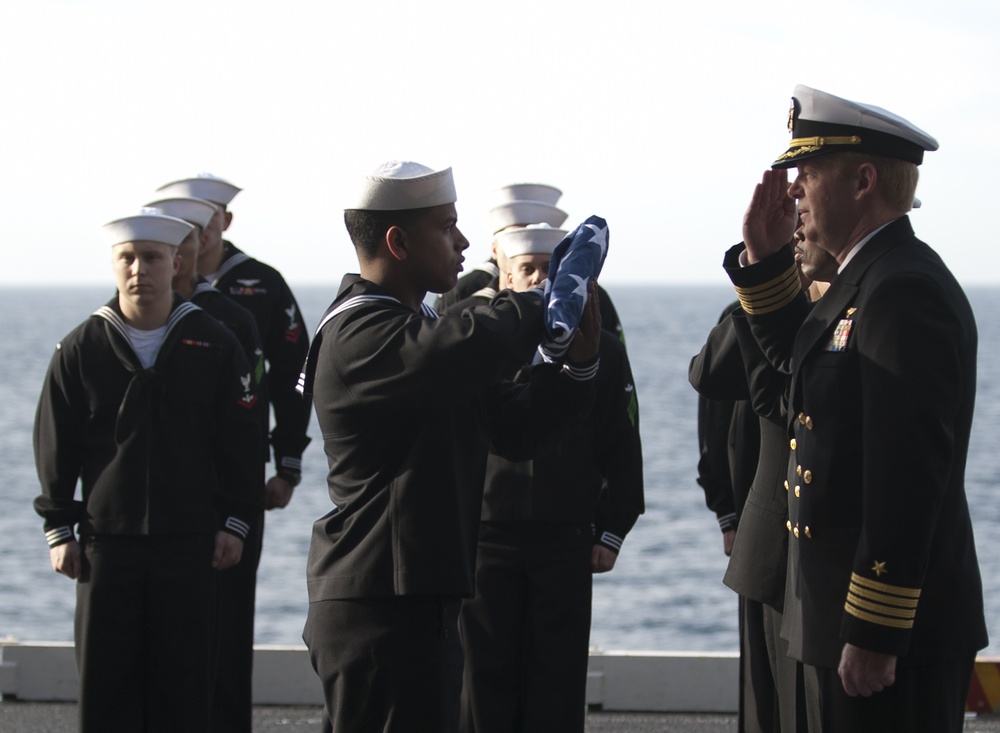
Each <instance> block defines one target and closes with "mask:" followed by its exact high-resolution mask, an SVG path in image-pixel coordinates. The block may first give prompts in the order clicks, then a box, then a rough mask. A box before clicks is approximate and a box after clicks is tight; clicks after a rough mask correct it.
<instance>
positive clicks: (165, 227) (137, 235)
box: [102, 207, 194, 247]
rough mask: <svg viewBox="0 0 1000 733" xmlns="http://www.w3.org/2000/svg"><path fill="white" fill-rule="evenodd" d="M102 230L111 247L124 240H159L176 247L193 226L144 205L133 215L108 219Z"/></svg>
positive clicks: (191, 230) (192, 229)
mask: <svg viewBox="0 0 1000 733" xmlns="http://www.w3.org/2000/svg"><path fill="white" fill-rule="evenodd" d="M102 230H103V231H104V238H105V240H106V241H107V243H108V244H109V245H111V246H112V247H113V246H114V245H116V244H122V243H124V242H161V243H163V244H169V245H170V246H171V247H176V246H178V245H179V244H180V243H181V242H183V241H184V239H185V238H186V237H187V236H188V235H189V234H190V233H191V232H193V231H194V227H193V226H191V225H190V224H188V223H187V222H186V221H184V220H183V219H178V218H177V217H174V216H167V215H166V214H164V213H163V212H162V211H160V210H159V209H156V208H153V207H146V208H143V209H140V210H139V213H138V214H135V215H133V216H125V217H122V218H121V219H115V220H114V221H109V222H108V223H107V224H105V225H104V226H103V227H102Z"/></svg>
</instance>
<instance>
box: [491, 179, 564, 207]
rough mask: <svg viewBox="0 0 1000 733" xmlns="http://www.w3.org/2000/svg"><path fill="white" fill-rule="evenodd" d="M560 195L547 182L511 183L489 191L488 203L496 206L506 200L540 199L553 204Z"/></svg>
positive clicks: (556, 189)
mask: <svg viewBox="0 0 1000 733" xmlns="http://www.w3.org/2000/svg"><path fill="white" fill-rule="evenodd" d="M560 196H562V191H560V190H559V189H558V188H556V187H555V186H550V185H548V184H547V183H511V184H509V185H507V186H501V187H500V188H497V189H494V190H493V191H491V192H490V198H489V200H490V205H491V206H498V205H500V204H503V203H506V202H507V201H541V202H543V203H546V204H550V205H552V206H555V205H556V204H557V203H559V197H560Z"/></svg>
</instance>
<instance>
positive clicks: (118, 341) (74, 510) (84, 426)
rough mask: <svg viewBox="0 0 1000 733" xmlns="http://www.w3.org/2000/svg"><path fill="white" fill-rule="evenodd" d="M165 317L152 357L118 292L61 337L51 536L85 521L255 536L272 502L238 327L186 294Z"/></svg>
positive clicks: (52, 409)
mask: <svg viewBox="0 0 1000 733" xmlns="http://www.w3.org/2000/svg"><path fill="white" fill-rule="evenodd" d="M166 325H167V332H166V335H165V337H164V340H163V344H162V346H161V347H160V351H159V353H158V354H157V356H156V361H155V363H154V364H153V366H152V367H150V368H149V369H144V368H143V367H142V366H141V364H140V363H139V360H138V357H136V355H135V352H134V351H133V350H132V347H131V346H130V344H129V342H128V338H127V336H126V331H125V322H124V319H123V317H122V315H121V311H120V310H119V307H118V299H117V296H116V297H115V298H114V299H112V300H111V301H110V302H109V303H108V304H107V305H105V306H103V307H102V308H100V309H99V310H98V311H97V312H95V313H94V314H93V315H92V316H91V317H90V318H89V319H87V320H86V321H84V322H83V323H82V324H81V325H80V326H78V327H77V328H76V329H74V330H73V331H72V332H70V333H69V334H68V335H67V336H66V337H65V338H64V339H63V340H62V342H60V344H59V345H58V347H57V349H56V352H55V354H54V355H53V357H52V361H51V364H50V366H49V370H48V374H47V376H46V379H45V384H44V385H43V388H42V394H41V398H40V400H39V405H38V411H37V414H36V419H35V435H34V444H35V460H36V463H37V467H38V474H39V477H40V479H41V483H42V494H41V495H40V496H39V497H38V498H37V499H36V500H35V509H36V511H37V512H38V513H39V514H40V515H41V516H42V517H43V518H44V520H45V531H46V537H47V539H48V542H49V545H50V546H52V547H54V546H56V545H60V544H63V543H65V542H68V541H70V540H72V539H73V538H74V535H73V530H72V527H73V526H74V525H77V524H79V528H80V533H81V534H97V535H102V534H111V535H168V534H169V535H182V534H202V533H204V534H214V533H215V532H217V531H218V530H219V529H224V530H225V531H227V532H230V533H231V534H234V535H236V536H237V537H239V538H241V539H243V538H245V537H246V533H247V527H248V522H249V521H250V518H251V517H252V516H253V515H254V513H255V512H257V511H259V510H260V504H261V502H262V496H261V493H262V487H261V484H260V479H259V476H257V473H256V472H255V470H254V467H255V466H259V455H260V424H259V416H258V414H257V410H258V409H259V407H258V404H257V402H258V396H257V393H256V390H255V383H254V381H253V378H252V376H251V373H250V368H249V366H248V365H247V363H246V359H245V357H244V356H243V353H242V350H241V349H240V345H239V343H238V342H237V341H236V338H235V337H234V336H233V335H232V333H230V332H229V330H228V329H226V328H225V327H224V326H223V325H221V324H220V323H218V322H217V321H216V320H215V319H214V318H212V317H211V316H209V315H208V314H206V313H205V312H204V311H202V310H201V309H199V308H198V307H197V306H195V305H193V304H191V303H189V302H187V301H184V300H182V299H181V298H180V296H175V299H174V306H173V310H172V312H171V314H170V318H169V320H168V322H167V324H166ZM258 470H259V469H258ZM77 479H80V481H81V484H82V501H75V500H74V494H75V491H76V484H77Z"/></svg>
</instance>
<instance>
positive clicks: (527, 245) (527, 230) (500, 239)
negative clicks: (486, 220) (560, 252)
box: [497, 224, 567, 257]
mask: <svg viewBox="0 0 1000 733" xmlns="http://www.w3.org/2000/svg"><path fill="white" fill-rule="evenodd" d="M566 234H567V232H566V230H565V229H555V228H553V227H550V226H549V225H548V224H531V225H529V226H526V227H522V228H521V229H508V230H507V231H504V232H500V233H499V234H497V246H498V247H500V249H501V250H503V253H504V254H505V255H507V256H508V257H517V256H518V255H550V254H552V252H553V251H555V248H556V245H558V244H559V242H561V241H562V240H563V237H565V236H566Z"/></svg>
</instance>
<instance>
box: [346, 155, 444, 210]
mask: <svg viewBox="0 0 1000 733" xmlns="http://www.w3.org/2000/svg"><path fill="white" fill-rule="evenodd" d="M457 199H458V196H457V195H456V194H455V179H454V178H453V177H452V174H451V168H445V169H443V170H438V171H436V170H434V169H433V168H428V167H427V166H426V165H420V163H414V162H412V161H409V160H390V161H389V162H388V163H383V164H382V165H380V166H379V167H378V168H376V169H375V170H374V171H372V172H371V173H369V174H368V175H367V176H365V179H364V181H363V182H362V184H361V190H360V191H359V192H358V194H357V196H355V197H354V200H353V201H351V202H350V205H349V206H345V207H344V208H345V209H347V210H351V209H361V210H365V211H403V210H406V209H426V208H428V207H431V206H441V205H443V204H453V203H455V201H456V200H457Z"/></svg>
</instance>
